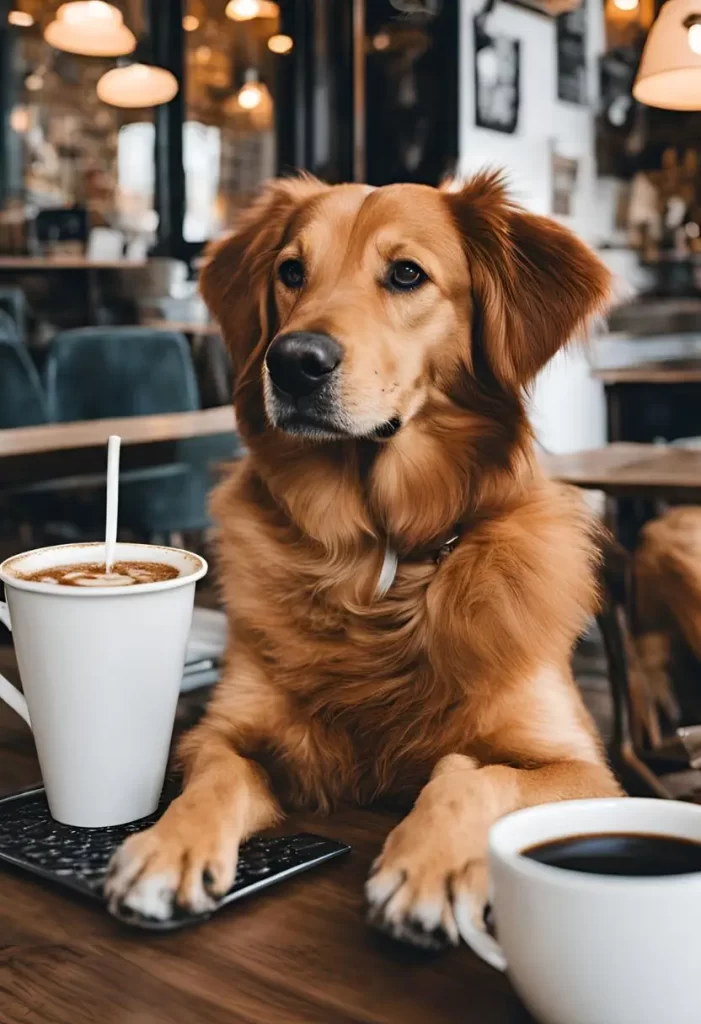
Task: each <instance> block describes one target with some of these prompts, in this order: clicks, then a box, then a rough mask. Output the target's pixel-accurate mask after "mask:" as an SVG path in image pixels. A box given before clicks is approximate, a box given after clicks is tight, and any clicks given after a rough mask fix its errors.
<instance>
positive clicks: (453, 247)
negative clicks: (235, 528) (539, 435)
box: [202, 174, 609, 440]
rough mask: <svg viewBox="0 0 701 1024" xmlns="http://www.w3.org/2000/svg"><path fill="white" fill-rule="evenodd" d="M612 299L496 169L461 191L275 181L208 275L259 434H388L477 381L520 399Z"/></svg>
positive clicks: (589, 256) (604, 282)
mask: <svg viewBox="0 0 701 1024" xmlns="http://www.w3.org/2000/svg"><path fill="white" fill-rule="evenodd" d="M608 290H609V275H608V272H607V271H606V269H605V268H604V267H603V265H602V264H601V263H600V262H599V260H598V259H597V258H596V256H595V255H594V254H593V253H592V252H591V251H590V250H589V249H588V248H587V247H586V246H585V245H584V244H583V243H582V242H580V241H579V240H578V239H577V238H576V237H575V236H574V235H572V234H571V233H570V232H569V231H567V230H566V229H565V228H563V227H561V226H560V225H559V224H557V223H555V222H554V221H552V220H549V219H547V218H545V217H539V216H535V215H533V214H530V213H527V212H525V211H524V210H522V209H520V208H518V207H517V206H515V205H513V203H511V202H510V200H509V199H508V196H507V195H506V192H505V190H504V187H503V185H502V182H501V180H500V178H499V177H498V176H497V175H494V174H482V175H479V176H477V177H476V178H474V179H473V180H472V181H471V182H469V183H468V184H466V185H465V186H464V187H462V188H460V189H459V190H457V191H441V190H437V189H433V188H429V187H427V186H421V185H390V186H387V187H384V188H378V189H371V188H369V187H367V186H364V185H340V186H333V187H332V186H328V185H324V184H322V183H321V182H319V181H316V180H314V179H311V178H299V179H289V180H278V181H273V182H272V183H270V184H269V185H268V186H267V187H266V189H265V191H264V192H263V194H262V196H261V197H260V198H259V200H258V202H257V203H256V204H255V205H254V206H253V207H252V209H251V210H250V211H249V212H248V214H247V215H246V216H245V218H244V220H243V222H242V224H241V225H240V227H239V230H238V231H237V232H236V234H234V235H233V236H231V237H230V238H227V239H225V240H224V241H223V242H220V243H218V244H217V245H216V247H215V248H214V250H213V252H212V253H211V255H210V258H209V260H208V262H207V265H206V266H205V269H204V271H203V275H202V292H203V295H204V297H205V299H206V301H207V303H208V304H209V306H210V308H211V309H212V311H213V312H214V314H215V316H216V317H217V319H218V320H219V322H220V323H221V325H222V329H223V332H224V335H225V337H226V339H227V342H228V344H229V347H230V351H231V355H232V359H233V364H234V373H235V378H236V383H237V394H238V396H239V399H240V401H237V409H238V411H239V416H240V417H241V418H242V420H243V423H244V426H245V427H246V428H247V430H248V432H249V433H253V434H255V433H257V432H260V431H267V430H268V429H269V427H270V426H272V427H273V428H277V429H279V430H282V431H285V432H286V433H288V434H295V435H302V436H308V437H311V438H317V439H324V438H326V439H335V438H370V439H375V440H383V439H387V438H390V437H392V436H393V435H394V434H396V433H397V431H399V430H401V429H402V427H403V426H404V425H405V424H407V423H408V422H410V421H411V420H412V419H415V418H417V417H419V416H420V415H421V412H422V410H424V409H425V408H427V407H428V406H429V405H430V404H431V403H432V402H433V403H435V402H443V403H445V402H446V401H450V400H451V399H455V396H456V395H463V396H464V395H466V394H468V393H470V391H471V390H472V391H474V388H475V387H477V388H480V387H481V388H483V389H487V390H488V391H490V392H491V393H502V394H506V395H509V396H519V395H520V393H521V391H522V390H523V388H524V387H526V386H527V385H528V384H529V383H530V382H531V381H532V380H533V378H534V377H535V375H536V374H537V372H538V371H539V370H540V369H541V367H542V366H544V365H545V363H546V362H547V361H548V360H549V359H550V358H551V357H552V356H553V355H554V354H555V352H556V351H557V350H558V349H559V348H560V347H561V346H562V345H564V344H565V343H566V342H567V341H568V340H569V339H570V338H571V337H572V335H573V334H575V333H576V331H577V330H578V329H579V328H580V327H581V326H582V325H583V324H584V323H585V321H586V320H587V318H588V317H589V316H591V314H592V313H594V312H595V311H596V310H597V309H599V308H601V307H602V306H603V305H604V304H605V302H606V299H607V296H608ZM460 382H462V383H463V384H464V383H466V382H469V384H470V387H469V388H467V389H465V388H464V387H462V388H461V387H460V386H459V385H460ZM263 407H264V409H265V415H264V416H263V412H262V410H263Z"/></svg>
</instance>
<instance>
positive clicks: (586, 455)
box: [540, 442, 701, 502]
mask: <svg viewBox="0 0 701 1024" xmlns="http://www.w3.org/2000/svg"><path fill="white" fill-rule="evenodd" d="M540 459H541V462H542V464H543V466H544V467H545V469H546V471H547V473H548V474H549V475H550V476H552V477H554V478H555V479H558V480H561V481H562V482H563V483H568V484H574V485H576V486H577V487H584V488H587V489H589V490H596V491H605V493H606V494H608V495H610V496H611V497H614V498H622V497H635V498H648V499H651V500H655V499H660V500H666V501H669V502H674V501H701V449H688V448H675V447H671V446H669V445H655V444H628V443H625V442H620V443H618V444H609V445H606V447H605V448H593V449H592V450H591V451H582V452H574V453H572V454H569V453H568V454H564V455H542V456H540Z"/></svg>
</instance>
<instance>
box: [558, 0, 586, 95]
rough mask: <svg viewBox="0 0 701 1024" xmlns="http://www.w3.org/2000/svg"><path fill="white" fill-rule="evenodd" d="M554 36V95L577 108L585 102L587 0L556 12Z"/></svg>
mask: <svg viewBox="0 0 701 1024" xmlns="http://www.w3.org/2000/svg"><path fill="white" fill-rule="evenodd" d="M555 31H556V36H557V43H556V46H557V98H558V100H562V101H563V102H564V103H573V104H575V105H576V106H578V107H586V106H588V105H589V85H588V81H587V3H586V0H582V3H581V4H580V6H579V7H577V8H576V10H574V11H570V12H569V13H567V14H560V15H559V16H558V18H557V21H556V25H555Z"/></svg>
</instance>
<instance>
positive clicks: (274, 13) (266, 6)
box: [224, 0, 280, 21]
mask: <svg viewBox="0 0 701 1024" xmlns="http://www.w3.org/2000/svg"><path fill="white" fill-rule="evenodd" d="M224 13H225V14H226V16H227V18H231V20H232V21H253V19H254V18H277V17H278V15H279V14H280V7H279V6H278V4H276V3H272V2H270V0H229V3H228V4H227V5H226V9H225V11H224Z"/></svg>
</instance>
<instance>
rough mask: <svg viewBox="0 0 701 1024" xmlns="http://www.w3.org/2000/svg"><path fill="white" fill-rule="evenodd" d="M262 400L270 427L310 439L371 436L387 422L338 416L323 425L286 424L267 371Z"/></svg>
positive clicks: (342, 439) (285, 411)
mask: <svg viewBox="0 0 701 1024" xmlns="http://www.w3.org/2000/svg"><path fill="white" fill-rule="evenodd" d="M263 400H264V403H265V415H266V417H267V420H268V423H269V424H270V426H271V427H274V428H275V429H276V430H281V431H283V433H285V434H290V435H291V436H293V437H306V438H309V439H310V440H312V441H344V440H353V439H355V440H361V439H362V438H372V436H373V433H374V432H375V431H377V430H379V429H380V428H381V427H382V426H384V424H385V423H386V422H387V421H386V420H381V421H380V422H379V423H373V424H357V423H353V421H352V420H350V419H348V418H347V417H340V418H339V420H338V422H336V423H328V424H324V425H322V424H318V425H317V424H315V423H299V424H297V425H293V426H288V425H286V423H285V419H286V414H287V410H283V409H282V408H281V406H280V401H279V399H278V397H277V396H276V394H275V390H274V388H273V385H272V383H271V380H270V377H269V376H268V374H267V373H266V374H265V378H264V381H263Z"/></svg>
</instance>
